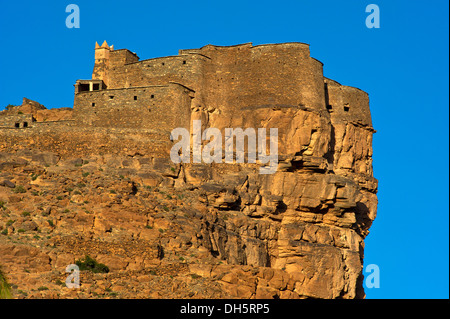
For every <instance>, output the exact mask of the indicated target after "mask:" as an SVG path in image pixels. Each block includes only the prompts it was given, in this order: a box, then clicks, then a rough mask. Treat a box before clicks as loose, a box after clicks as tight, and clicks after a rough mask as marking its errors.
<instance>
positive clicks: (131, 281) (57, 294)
mask: <svg viewBox="0 0 450 319" xmlns="http://www.w3.org/2000/svg"><path fill="white" fill-rule="evenodd" d="M292 163H294V165H300V164H301V166H302V167H305V169H303V170H302V173H294V172H292V171H290V169H289V167H291V166H292ZM283 165H284V166H283ZM280 167H282V168H283V167H284V169H283V170H284V171H279V172H277V173H276V174H273V175H266V176H263V175H259V174H258V171H257V170H256V169H255V168H254V167H250V166H248V165H247V166H246V165H240V166H234V165H229V164H215V165H203V164H196V165H194V164H192V165H187V164H185V165H183V166H180V165H175V164H172V163H171V162H169V161H167V160H165V159H158V158H152V157H146V156H142V155H136V156H121V155H103V156H94V155H93V156H90V157H85V158H71V159H62V158H60V157H59V156H58V155H57V154H55V153H51V152H42V151H38V150H31V149H22V150H19V151H15V152H9V153H6V152H2V153H1V154H0V265H1V266H2V269H3V271H4V273H5V275H6V277H7V279H8V281H9V283H10V285H11V287H12V294H13V297H15V298H93V297H98V298H230V297H231V298H307V297H312V298H358V297H363V296H364V292H363V289H362V275H361V270H362V258H363V238H364V237H365V235H366V234H367V229H368V227H369V226H370V223H371V221H372V220H373V218H374V216H373V210H372V211H371V210H370V209H369V207H370V208H371V209H373V207H371V205H372V206H373V205H376V198H375V199H374V198H373V197H372V196H371V195H370V194H372V195H373V196H375V195H374V194H373V193H370V192H368V191H367V189H362V188H361V187H360V186H359V185H358V183H356V182H354V181H353V180H351V179H349V178H346V177H342V176H337V175H334V174H323V173H321V172H317V169H318V167H319V168H320V165H319V164H317V165H316V164H314V162H312V161H311V159H309V161H302V160H301V159H300V158H296V159H295V160H293V159H291V160H285V162H284V164H283V163H282V164H280ZM308 167H310V168H313V169H312V170H311V169H307V168H308ZM371 214H372V215H371ZM86 255H87V256H89V257H91V258H93V259H94V260H95V261H97V262H98V263H102V264H104V265H106V266H107V267H108V268H109V272H107V273H93V272H91V271H88V270H85V271H82V272H81V278H80V281H81V288H80V289H69V288H67V287H65V284H64V282H65V279H66V277H67V276H68V274H67V273H65V269H66V266H67V265H69V264H72V263H74V262H75V261H77V260H81V259H83V258H85V256H86Z"/></svg>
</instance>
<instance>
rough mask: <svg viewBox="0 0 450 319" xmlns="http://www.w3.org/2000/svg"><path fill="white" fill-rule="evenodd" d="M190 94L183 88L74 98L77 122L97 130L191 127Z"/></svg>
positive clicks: (86, 94)
mask: <svg viewBox="0 0 450 319" xmlns="http://www.w3.org/2000/svg"><path fill="white" fill-rule="evenodd" d="M190 94H191V91H190V90H189V89H187V88H185V87H183V86H181V85H178V84H173V83H170V84H168V85H164V86H145V87H134V88H128V89H107V90H100V91H92V92H81V93H78V94H76V95H75V102H74V105H75V108H74V112H75V114H74V115H75V117H74V118H75V120H76V121H77V122H79V123H82V124H83V125H92V126H95V127H111V128H113V127H117V128H136V129H138V128H143V129H155V130H159V131H169V132H170V131H171V130H172V129H173V128H175V127H186V128H188V127H189V118H190V102H191V98H190Z"/></svg>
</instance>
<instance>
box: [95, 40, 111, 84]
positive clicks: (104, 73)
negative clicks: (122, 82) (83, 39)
mask: <svg viewBox="0 0 450 319" xmlns="http://www.w3.org/2000/svg"><path fill="white" fill-rule="evenodd" d="M111 51H114V46H111V47H110V46H109V45H108V43H106V41H104V42H103V44H102V45H101V46H99V45H98V43H97V42H95V64H94V71H93V72H92V79H93V80H103V83H104V84H105V85H106V87H107V86H108V68H109V53H110V52H111Z"/></svg>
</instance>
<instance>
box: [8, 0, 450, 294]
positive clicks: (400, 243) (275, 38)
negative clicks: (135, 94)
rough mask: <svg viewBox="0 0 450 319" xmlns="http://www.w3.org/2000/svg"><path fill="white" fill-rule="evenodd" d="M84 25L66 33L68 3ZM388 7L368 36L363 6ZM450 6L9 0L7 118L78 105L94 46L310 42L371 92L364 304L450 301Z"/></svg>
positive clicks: (334, 71) (328, 64) (159, 52)
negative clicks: (368, 270)
mask: <svg viewBox="0 0 450 319" xmlns="http://www.w3.org/2000/svg"><path fill="white" fill-rule="evenodd" d="M70 3H74V4H77V5H78V6H79V8H80V13H81V15H80V28H79V29H68V28H66V26H65V19H66V17H67V15H68V13H66V12H65V8H66V6H67V5H68V4H70ZM370 3H375V4H377V5H378V6H379V8H380V18H381V27H380V28H379V29H368V28H367V27H366V25H365V19H366V16H367V15H368V13H366V12H365V8H366V6H367V5H368V4H370ZM448 10H449V8H448V1H447V0H433V1H424V0H423V1H417V0H407V1H406V0H389V1H388V0H370V1H362V0H347V1H335V0H322V1H313V0H304V1H301V0H297V1H282V0H280V1H264V0H263V1H245V0H240V1H234V0H231V1H217V0H216V1H196V0H192V1H176V0H172V1H141V0H135V1H114V0H110V1H103V0H102V1H99V0H96V1H85V0H70V1H49V0H41V1H6V0H0V110H1V109H3V107H4V106H6V105H7V104H21V101H22V98H23V97H27V98H30V99H33V100H37V101H38V102H40V103H42V104H44V105H45V106H47V107H48V108H53V107H72V105H73V94H74V88H73V84H74V83H75V81H76V80H77V79H88V78H90V76H91V73H92V68H93V63H94V61H93V59H94V51H93V49H94V44H95V41H98V42H99V43H100V44H101V42H103V41H104V40H107V41H108V43H109V44H114V46H115V48H116V49H119V48H128V49H130V50H132V51H134V52H137V53H138V55H139V56H140V58H141V59H148V58H152V57H158V56H166V55H176V54H177V53H178V50H179V49H188V48H197V47H201V46H203V45H206V44H209V43H210V44H216V45H232V44H238V43H245V42H253V44H255V45H256V44H263V43H279V42H291V41H298V42H306V43H309V44H310V45H311V46H310V48H311V55H312V56H313V57H315V58H317V59H319V60H320V61H322V62H323V63H324V75H325V76H327V77H330V78H332V79H334V80H337V81H338V82H340V83H342V84H345V85H350V86H355V87H358V88H360V89H362V90H364V91H366V92H368V93H369V96H370V103H371V111H372V117H373V125H374V127H375V129H376V130H377V133H376V134H375V136H374V141H373V147H374V156H373V157H374V173H375V177H376V178H378V179H379V192H378V198H379V205H378V216H377V219H376V220H375V222H374V224H373V226H372V228H371V233H370V234H369V236H368V237H367V239H366V248H365V265H368V264H377V265H378V266H379V268H380V288H372V289H366V294H367V298H448V297H449V284H448V283H449V278H448V274H449V254H448V253H449V247H448V243H449V233H448V230H449V220H448V218H449V197H448V196H449V195H448V193H449V189H448V188H449V172H448V167H449V140H448V137H449V113H448V112H449V107H448V105H449V99H448V97H449V94H448V85H449V83H448V82H449V76H448V75H449V74H448V70H449V63H448V57H449V43H448V36H449V34H448V30H449V29H448V23H449V21H448Z"/></svg>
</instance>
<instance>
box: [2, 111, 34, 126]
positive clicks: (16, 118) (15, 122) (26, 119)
mask: <svg viewBox="0 0 450 319" xmlns="http://www.w3.org/2000/svg"><path fill="white" fill-rule="evenodd" d="M32 122H33V115H31V114H14V115H2V116H0V127H7V128H25V127H30V126H31V125H32Z"/></svg>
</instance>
